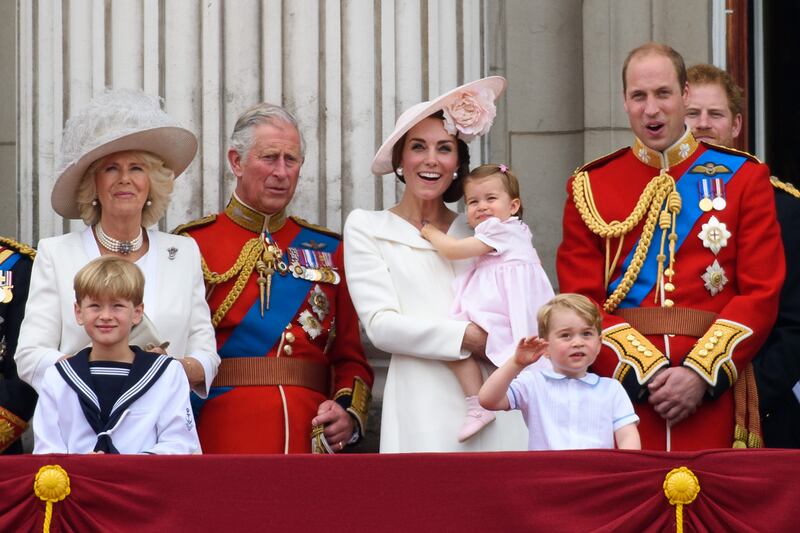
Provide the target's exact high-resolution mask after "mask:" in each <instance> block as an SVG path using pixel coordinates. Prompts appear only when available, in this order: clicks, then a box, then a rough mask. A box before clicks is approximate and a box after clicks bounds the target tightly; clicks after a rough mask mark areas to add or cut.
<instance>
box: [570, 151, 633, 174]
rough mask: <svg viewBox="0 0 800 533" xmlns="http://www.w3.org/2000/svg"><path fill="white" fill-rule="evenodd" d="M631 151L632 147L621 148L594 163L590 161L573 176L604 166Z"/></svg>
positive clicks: (576, 170) (577, 169)
mask: <svg viewBox="0 0 800 533" xmlns="http://www.w3.org/2000/svg"><path fill="white" fill-rule="evenodd" d="M629 149H630V147H629V146H626V147H625V148H620V149H619V150H617V151H616V152H611V153H610V154H606V155H604V156H603V157H598V158H597V159H595V160H593V161H589V162H588V163H586V164H585V165H583V166H581V167H578V168H576V169H575V172H574V173H573V174H577V173H578V172H583V171H586V170H591V169H593V168H595V167H598V166H600V165H602V164H603V163H605V162H606V161H610V160H612V159H616V158H617V157H619V156H621V155H622V154H624V153H625V152H627V151H628V150H629Z"/></svg>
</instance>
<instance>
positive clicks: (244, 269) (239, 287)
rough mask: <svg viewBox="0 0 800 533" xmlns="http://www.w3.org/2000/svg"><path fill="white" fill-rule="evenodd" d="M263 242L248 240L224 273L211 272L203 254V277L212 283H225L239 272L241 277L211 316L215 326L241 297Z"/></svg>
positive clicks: (257, 239)
mask: <svg viewBox="0 0 800 533" xmlns="http://www.w3.org/2000/svg"><path fill="white" fill-rule="evenodd" d="M262 242H263V241H262V240H261V239H260V238H258V237H256V238H255V239H250V240H249V241H247V242H246V243H245V245H244V246H243V247H242V252H241V253H240V254H239V257H238V258H237V259H236V262H235V263H234V264H233V266H232V267H231V268H229V269H228V270H227V271H226V272H225V273H223V274H217V273H216V272H211V270H209V268H208V265H207V264H206V260H205V258H203V257H202V256H201V258H200V260H201V264H202V267H203V278H204V279H205V280H206V282H207V283H209V284H211V285H217V284H219V283H224V282H226V281H228V280H230V279H232V278H233V276H235V275H236V274H239V277H238V278H236V283H234V285H233V287H232V288H231V290H230V292H229V293H228V295H227V296H225V299H224V300H223V301H222V303H221V304H220V306H219V307H218V308H217V310H216V311H214V315H213V316H212V317H211V324H212V325H213V326H214V327H215V328H216V327H217V326H218V325H219V323H220V322H222V319H223V318H225V315H226V314H228V311H230V309H231V307H232V306H233V304H234V302H236V300H237V299H238V298H239V295H241V294H242V291H243V290H244V287H245V285H246V284H247V280H248V279H249V278H250V274H252V273H253V269H254V268H255V266H256V263H257V262H258V259H259V257H260V256H261V249H262V248H263V246H262Z"/></svg>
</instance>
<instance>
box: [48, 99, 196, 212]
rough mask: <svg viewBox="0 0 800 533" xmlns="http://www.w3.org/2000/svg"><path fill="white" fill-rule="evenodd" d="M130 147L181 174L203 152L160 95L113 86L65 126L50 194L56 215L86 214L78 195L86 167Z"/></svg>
mask: <svg viewBox="0 0 800 533" xmlns="http://www.w3.org/2000/svg"><path fill="white" fill-rule="evenodd" d="M129 150H141V151H145V152H150V153H152V154H155V155H157V156H158V157H160V158H161V159H163V160H164V165H165V166H166V167H168V168H169V169H170V170H172V171H173V172H174V173H175V177H178V175H180V174H181V172H183V171H184V170H186V167H188V166H189V164H190V163H191V162H192V159H194V156H195V154H196V153H197V137H195V135H194V134H193V133H192V132H191V131H189V130H187V129H186V128H182V127H181V126H179V125H178V123H177V121H176V120H175V119H173V118H172V117H170V116H169V115H168V114H167V113H165V112H164V111H162V110H161V106H160V105H159V100H158V99H157V98H156V97H154V96H150V95H147V94H145V93H143V92H141V91H134V90H130V89H107V90H106V91H104V92H103V93H101V94H100V95H98V96H97V97H95V98H94V99H93V100H92V101H91V102H89V104H88V105H87V106H86V107H84V108H83V109H81V110H80V111H79V112H78V114H77V115H75V116H73V117H72V118H70V119H69V120H68V121H67V123H66V125H65V126H64V134H63V137H62V141H61V160H60V163H59V166H58V168H59V172H58V174H59V176H58V179H57V180H56V183H55V185H54V186H53V193H52V195H51V196H50V202H51V204H52V205H53V209H55V211H56V213H58V214H59V215H61V216H62V217H64V218H75V219H77V218H81V215H80V212H79V211H78V203H77V201H76V196H77V193H78V186H79V185H80V181H81V178H82V177H83V175H84V174H85V173H86V170H87V169H88V168H89V167H90V166H91V164H92V163H94V162H95V161H97V160H98V159H100V158H102V157H105V156H107V155H110V154H113V153H116V152H126V151H129Z"/></svg>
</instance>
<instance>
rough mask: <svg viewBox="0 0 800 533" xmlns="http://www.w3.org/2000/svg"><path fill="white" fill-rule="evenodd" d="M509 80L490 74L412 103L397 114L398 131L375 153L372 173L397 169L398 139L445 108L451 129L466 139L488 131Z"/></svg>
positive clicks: (386, 172)
mask: <svg viewBox="0 0 800 533" xmlns="http://www.w3.org/2000/svg"><path fill="white" fill-rule="evenodd" d="M506 84H507V82H506V79H505V78H503V77H502V76H489V77H488V78H482V79H480V80H475V81H472V82H469V83H466V84H464V85H462V86H460V87H456V88H455V89H453V90H451V91H448V92H446V93H444V94H443V95H441V96H439V97H438V98H434V99H433V100H430V101H427V102H420V103H419V104H415V105H413V106H411V107H409V108H408V109H407V110H405V111H404V112H403V113H402V114H401V115H400V116H399V117H398V118H397V122H396V123H395V125H394V131H393V132H392V134H391V135H389V137H388V138H387V139H386V140H385V141H384V142H383V144H382V145H381V147H380V148H379V149H378V152H377V153H376V154H375V159H373V160H372V173H373V174H376V175H383V174H389V173H391V172H394V168H393V167H392V149H393V148H394V145H395V143H396V142H397V141H399V140H400V138H401V137H402V136H403V135H405V134H406V133H408V130H410V129H411V128H413V127H414V126H415V125H416V124H417V123H418V122H420V121H422V120H423V119H425V118H427V117H429V116H431V115H432V114H434V113H436V112H437V111H443V112H444V125H445V129H446V130H447V131H448V133H450V134H451V135H456V136H457V137H458V138H459V139H461V140H463V141H464V142H470V141H471V140H472V139H474V138H475V137H478V136H480V135H484V134H485V133H487V132H488V131H489V129H490V128H491V126H492V122H493V121H494V117H495V115H496V113H497V111H496V109H495V106H494V101H495V100H497V98H499V97H500V95H501V94H503V91H505V89H506Z"/></svg>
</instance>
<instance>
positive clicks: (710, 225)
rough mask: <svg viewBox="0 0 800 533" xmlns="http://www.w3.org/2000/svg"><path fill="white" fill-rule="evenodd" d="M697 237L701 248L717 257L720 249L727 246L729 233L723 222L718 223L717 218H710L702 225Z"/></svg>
mask: <svg viewBox="0 0 800 533" xmlns="http://www.w3.org/2000/svg"><path fill="white" fill-rule="evenodd" d="M697 236H698V237H700V240H702V241H703V246H705V247H706V248H708V249H709V250H711V251H712V252H714V255H717V254H718V253H719V251H720V250H721V249H722V248H725V247H726V246H727V245H728V239H730V237H731V232H730V231H728V228H727V227H726V226H725V223H724V222H720V221H719V220H717V217H715V216H712V217H711V218H709V219H708V222H706V223H705V224H703V230H702V231H701V232H700V233H698V234H697Z"/></svg>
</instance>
